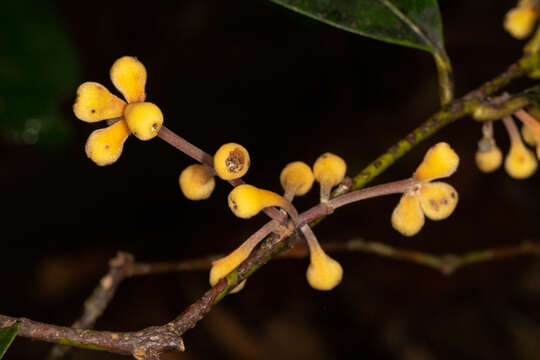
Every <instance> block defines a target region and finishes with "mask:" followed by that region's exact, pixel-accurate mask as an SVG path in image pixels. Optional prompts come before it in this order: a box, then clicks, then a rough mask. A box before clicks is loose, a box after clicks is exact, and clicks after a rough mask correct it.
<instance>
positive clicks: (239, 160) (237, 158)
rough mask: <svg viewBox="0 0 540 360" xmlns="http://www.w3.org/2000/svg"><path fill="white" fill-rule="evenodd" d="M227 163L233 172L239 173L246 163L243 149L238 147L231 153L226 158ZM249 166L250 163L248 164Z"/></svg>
mask: <svg viewBox="0 0 540 360" xmlns="http://www.w3.org/2000/svg"><path fill="white" fill-rule="evenodd" d="M225 165H227V169H228V170H229V172H231V173H233V174H234V173H238V172H240V171H242V169H243V168H244V166H245V165H246V157H245V155H244V152H243V151H242V149H239V148H236V149H234V150H233V151H231V152H230V153H229V156H228V157H227V159H225ZM247 165H248V166H249V164H247Z"/></svg>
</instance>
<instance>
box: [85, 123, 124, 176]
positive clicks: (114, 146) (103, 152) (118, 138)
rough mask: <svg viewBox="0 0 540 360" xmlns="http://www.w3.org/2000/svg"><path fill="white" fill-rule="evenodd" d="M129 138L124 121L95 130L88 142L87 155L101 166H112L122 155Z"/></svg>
mask: <svg viewBox="0 0 540 360" xmlns="http://www.w3.org/2000/svg"><path fill="white" fill-rule="evenodd" d="M128 136H129V129H128V127H127V125H126V122H125V121H124V120H120V121H117V122H116V123H114V124H112V125H110V126H109V127H106V128H104V129H99V130H95V131H94V132H92V133H91V134H90V136H89V137H88V140H87V141H86V147H85V150H86V155H87V156H88V157H89V158H90V159H91V160H92V161H93V162H95V163H96V164H97V165H99V166H105V165H110V164H112V163H114V162H115V161H116V160H118V158H119V157H120V155H121V154H122V149H123V147H124V142H125V141H126V139H127V138H128Z"/></svg>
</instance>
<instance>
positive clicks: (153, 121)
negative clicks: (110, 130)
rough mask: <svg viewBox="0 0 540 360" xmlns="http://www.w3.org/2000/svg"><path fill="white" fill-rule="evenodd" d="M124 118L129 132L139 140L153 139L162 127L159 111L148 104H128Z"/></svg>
mask: <svg viewBox="0 0 540 360" xmlns="http://www.w3.org/2000/svg"><path fill="white" fill-rule="evenodd" d="M124 116H125V118H126V122H127V126H128V128H129V131H131V133H132V134H133V135H135V136H136V137H137V138H139V139H140V140H150V139H152V138H154V137H155V136H156V135H157V134H158V132H159V129H161V125H163V114H162V113H161V110H160V109H159V107H158V106H157V105H155V104H152V103H150V102H139V103H134V104H129V105H128V106H126V110H125V111H124Z"/></svg>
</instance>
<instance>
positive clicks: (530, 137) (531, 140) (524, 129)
mask: <svg viewBox="0 0 540 360" xmlns="http://www.w3.org/2000/svg"><path fill="white" fill-rule="evenodd" d="M521 137H522V138H523V140H525V142H526V143H527V144H528V145H530V146H536V137H535V136H534V133H533V131H532V130H531V128H530V127H528V126H527V125H525V124H523V125H522V126H521Z"/></svg>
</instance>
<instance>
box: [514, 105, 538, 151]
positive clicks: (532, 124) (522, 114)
mask: <svg viewBox="0 0 540 360" xmlns="http://www.w3.org/2000/svg"><path fill="white" fill-rule="evenodd" d="M515 115H516V116H517V118H518V119H519V120H521V122H522V123H523V124H525V126H527V127H528V128H529V129H531V131H532V132H533V134H534V137H535V138H536V143H537V144H540V123H539V122H538V121H537V120H536V119H535V118H534V117H532V116H531V115H530V114H529V113H528V112H526V111H525V110H523V109H521V110H518V111H516V112H515Z"/></svg>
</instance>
